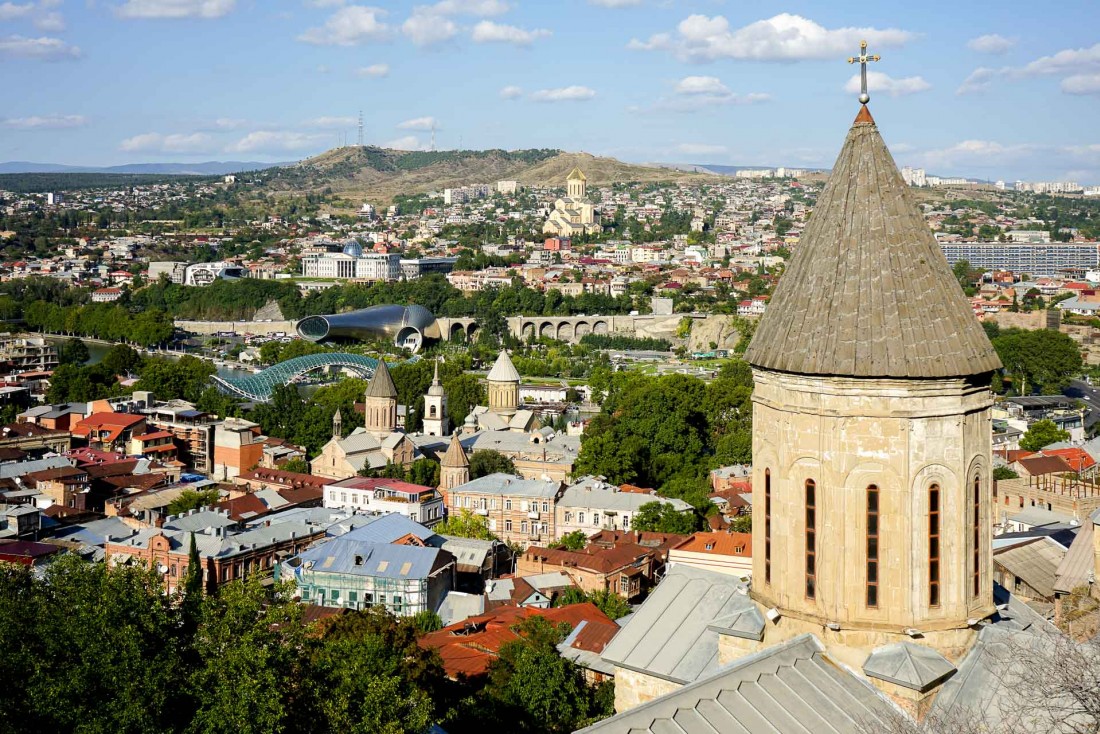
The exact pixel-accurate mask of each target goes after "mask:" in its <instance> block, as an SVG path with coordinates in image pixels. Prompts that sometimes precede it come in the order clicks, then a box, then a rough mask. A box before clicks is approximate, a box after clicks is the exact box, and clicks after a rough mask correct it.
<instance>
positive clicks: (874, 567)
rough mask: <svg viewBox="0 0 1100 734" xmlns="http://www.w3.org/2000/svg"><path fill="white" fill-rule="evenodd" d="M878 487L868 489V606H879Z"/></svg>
mask: <svg viewBox="0 0 1100 734" xmlns="http://www.w3.org/2000/svg"><path fill="white" fill-rule="evenodd" d="M878 499H879V497H878V487H877V486H876V485H874V484H872V485H869V486H868V487H867V606H869V607H877V606H878Z"/></svg>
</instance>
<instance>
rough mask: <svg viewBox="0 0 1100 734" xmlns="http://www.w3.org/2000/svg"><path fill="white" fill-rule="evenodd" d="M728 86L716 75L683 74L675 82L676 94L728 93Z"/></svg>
mask: <svg viewBox="0 0 1100 734" xmlns="http://www.w3.org/2000/svg"><path fill="white" fill-rule="evenodd" d="M729 91H730V90H729V88H728V87H726V85H725V84H723V83H722V81H721V80H720V79H719V78H718V77H716V76H685V77H684V78H683V79H681V80H680V81H678V82H676V87H675V92H676V94H729Z"/></svg>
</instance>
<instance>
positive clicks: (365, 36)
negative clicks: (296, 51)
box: [298, 5, 390, 46]
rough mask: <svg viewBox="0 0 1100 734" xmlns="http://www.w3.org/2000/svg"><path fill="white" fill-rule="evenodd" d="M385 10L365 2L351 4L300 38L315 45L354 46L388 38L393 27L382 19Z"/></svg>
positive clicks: (299, 37)
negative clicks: (367, 4) (362, 3)
mask: <svg viewBox="0 0 1100 734" xmlns="http://www.w3.org/2000/svg"><path fill="white" fill-rule="evenodd" d="M385 15H386V11H385V10H382V9H381V8H372V7H369V6H366V5H348V6H347V7H343V8H340V9H339V10H337V11H336V12H335V13H333V14H332V15H330V16H329V17H328V19H327V20H326V21H325V24H324V25H323V26H319V27H316V28H309V29H307V30H306V31H305V33H303V34H302V35H300V36H298V40H299V41H304V42H306V43H312V44H313V45H315V46H355V45H357V44H361V43H366V42H368V41H382V40H385V39H387V38H388V37H389V34H390V27H389V26H388V25H387V24H386V23H384V22H383V21H382V18H383V17H385Z"/></svg>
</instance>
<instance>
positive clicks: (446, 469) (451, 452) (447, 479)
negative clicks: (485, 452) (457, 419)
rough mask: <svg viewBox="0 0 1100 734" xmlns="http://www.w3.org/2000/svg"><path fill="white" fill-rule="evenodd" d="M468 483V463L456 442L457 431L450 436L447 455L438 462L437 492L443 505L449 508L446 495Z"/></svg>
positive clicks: (464, 452) (460, 445) (463, 451)
mask: <svg viewBox="0 0 1100 734" xmlns="http://www.w3.org/2000/svg"><path fill="white" fill-rule="evenodd" d="M468 481H470V461H469V459H467V458H466V451H465V450H464V449H463V448H462V444H461V443H459V440H458V431H455V432H454V433H452V434H451V443H450V445H449V446H447V453H445V454H444V455H443V460H442V461H440V462H439V492H440V494H442V495H443V504H444V505H446V506H447V507H450V506H451V503H450V500H449V498H448V496H447V493H448V492H449V491H450V490H452V489H454V488H455V487H458V486H461V485H463V484H465V483H466V482H468Z"/></svg>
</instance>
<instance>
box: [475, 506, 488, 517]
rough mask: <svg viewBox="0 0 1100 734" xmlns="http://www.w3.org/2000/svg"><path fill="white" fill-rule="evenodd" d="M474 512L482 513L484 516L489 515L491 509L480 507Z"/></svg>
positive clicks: (476, 513)
mask: <svg viewBox="0 0 1100 734" xmlns="http://www.w3.org/2000/svg"><path fill="white" fill-rule="evenodd" d="M474 514H475V515H481V516H482V517H487V516H488V515H489V511H488V510H486V509H485V508H484V507H478V508H477V509H475V510H474Z"/></svg>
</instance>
